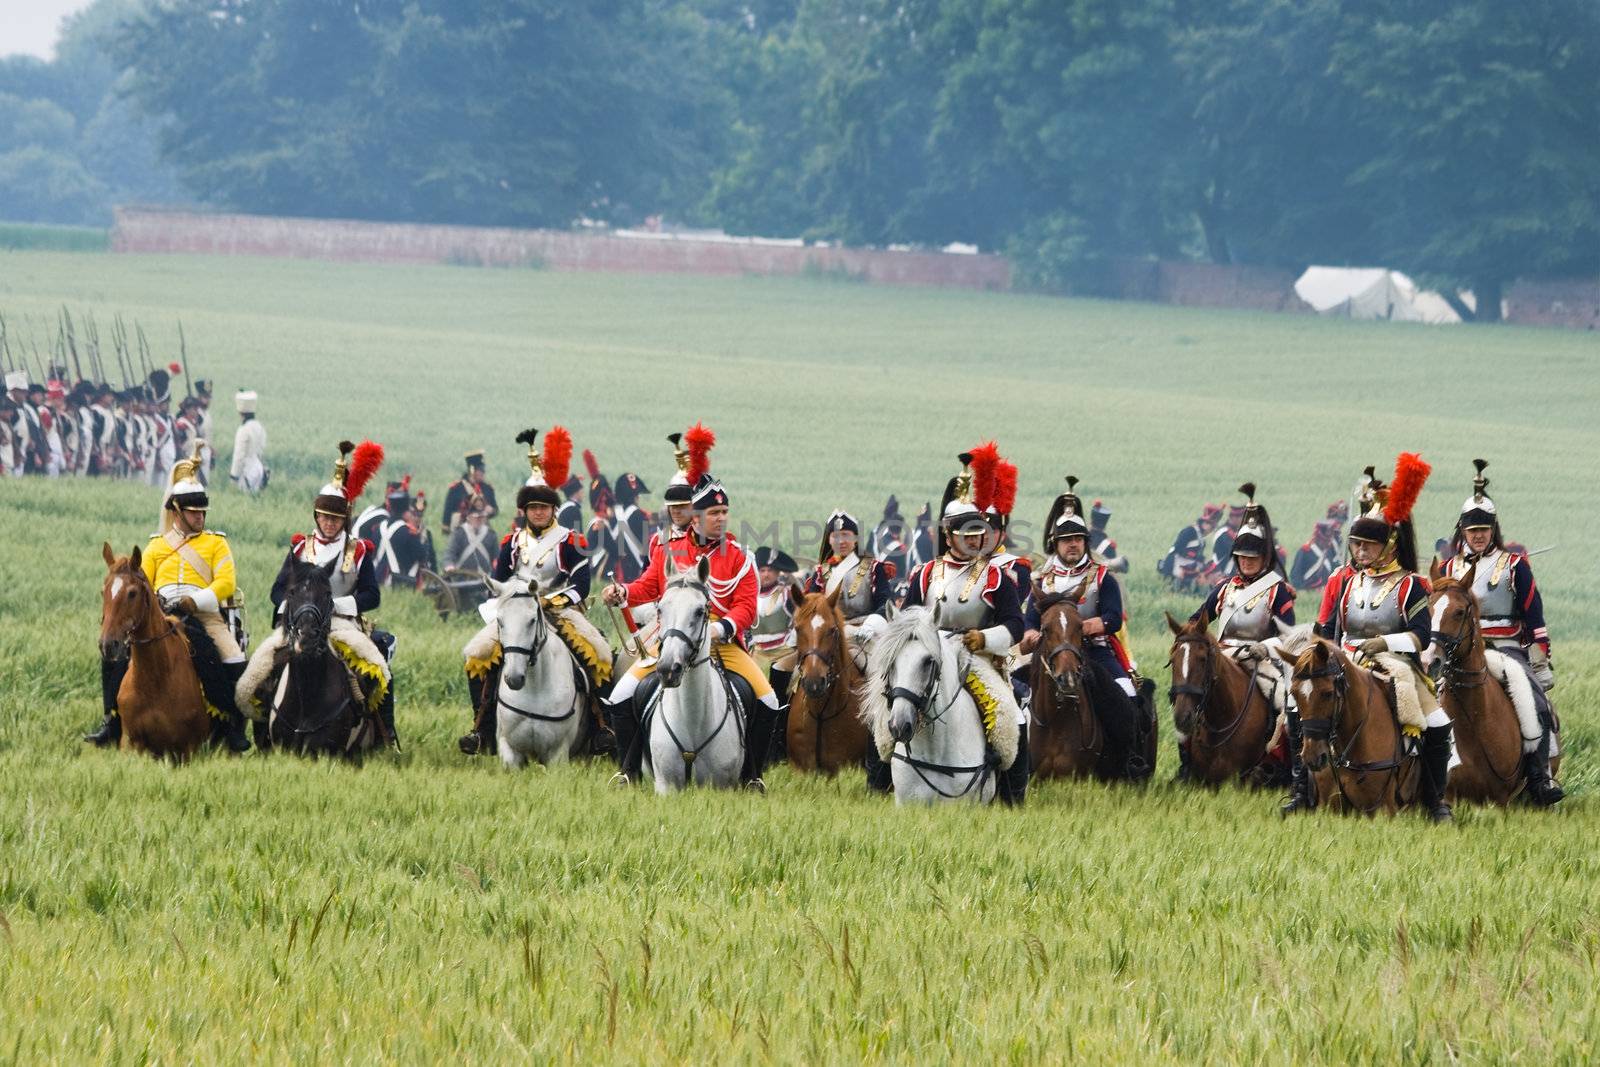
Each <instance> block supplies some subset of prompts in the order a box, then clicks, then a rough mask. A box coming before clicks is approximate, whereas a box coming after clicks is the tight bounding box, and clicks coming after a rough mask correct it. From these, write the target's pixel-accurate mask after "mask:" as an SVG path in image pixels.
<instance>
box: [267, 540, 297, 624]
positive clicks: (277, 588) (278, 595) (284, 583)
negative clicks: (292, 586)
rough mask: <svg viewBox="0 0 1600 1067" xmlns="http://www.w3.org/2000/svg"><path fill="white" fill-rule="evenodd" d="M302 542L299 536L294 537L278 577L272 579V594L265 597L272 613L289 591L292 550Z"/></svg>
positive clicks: (292, 559)
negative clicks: (268, 601) (269, 603)
mask: <svg viewBox="0 0 1600 1067" xmlns="http://www.w3.org/2000/svg"><path fill="white" fill-rule="evenodd" d="M302 540H304V538H303V537H302V536H301V535H300V534H295V535H294V540H293V541H292V542H291V545H290V548H289V554H288V555H286V556H284V557H283V566H281V567H279V568H278V576H277V577H276V578H274V579H272V592H270V593H268V594H267V596H268V597H269V598H270V599H271V601H272V607H273V610H274V611H276V610H277V607H278V605H279V604H282V603H283V598H284V594H286V593H287V592H288V591H289V573H290V572H291V571H293V570H294V550H295V549H296V548H299V547H300V542H301V541H302Z"/></svg>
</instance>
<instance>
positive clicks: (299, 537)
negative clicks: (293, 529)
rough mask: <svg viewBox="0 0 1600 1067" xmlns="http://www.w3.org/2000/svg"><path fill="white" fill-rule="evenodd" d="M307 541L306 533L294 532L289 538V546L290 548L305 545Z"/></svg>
mask: <svg viewBox="0 0 1600 1067" xmlns="http://www.w3.org/2000/svg"><path fill="white" fill-rule="evenodd" d="M305 543H306V535H305V534H303V533H297V534H293V535H291V536H290V538H289V547H290V548H299V547H300V546H301V545H303V544H305Z"/></svg>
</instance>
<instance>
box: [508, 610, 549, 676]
mask: <svg viewBox="0 0 1600 1067" xmlns="http://www.w3.org/2000/svg"><path fill="white" fill-rule="evenodd" d="M506 599H507V600H533V599H535V596H534V594H533V593H511V594H510V595H508V596H507V597H506ZM533 614H534V618H535V619H537V620H538V627H537V628H538V631H539V635H538V636H537V637H535V638H534V639H533V645H532V646H531V647H524V646H522V645H501V646H500V651H501V653H502V654H503V653H506V652H516V653H518V654H519V655H524V656H527V657H528V659H530V660H533V659H537V658H538V657H539V653H541V652H543V651H544V646H545V644H546V643H547V642H548V641H549V640H550V628H549V627H548V626H546V625H545V624H544V619H543V618H540V612H539V610H538V608H537V607H536V608H535V609H534V613H533Z"/></svg>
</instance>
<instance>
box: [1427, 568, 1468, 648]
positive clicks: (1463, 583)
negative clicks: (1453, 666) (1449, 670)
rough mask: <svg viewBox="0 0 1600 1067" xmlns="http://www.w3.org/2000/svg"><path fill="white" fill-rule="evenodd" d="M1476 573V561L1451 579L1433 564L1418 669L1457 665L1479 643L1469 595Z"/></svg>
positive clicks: (1442, 569)
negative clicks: (1425, 637) (1426, 637)
mask: <svg viewBox="0 0 1600 1067" xmlns="http://www.w3.org/2000/svg"><path fill="white" fill-rule="evenodd" d="M1477 572H1478V564H1477V561H1476V560H1474V561H1473V563H1472V566H1470V567H1468V568H1467V573H1466V574H1463V575H1462V576H1461V577H1460V578H1451V577H1449V576H1448V575H1446V574H1445V573H1444V568H1443V566H1441V565H1440V563H1439V561H1438V560H1434V562H1433V567H1432V568H1431V569H1430V573H1431V575H1432V577H1433V592H1432V594H1431V595H1430V596H1429V598H1428V617H1429V619H1430V624H1429V631H1430V633H1429V641H1428V647H1427V648H1425V649H1423V650H1422V665H1423V667H1425V668H1430V669H1431V668H1432V666H1433V664H1434V663H1435V662H1438V661H1440V660H1443V662H1444V663H1445V664H1446V665H1448V664H1450V663H1454V662H1458V661H1459V660H1460V659H1461V658H1462V656H1463V655H1465V654H1468V653H1470V652H1471V651H1472V650H1473V649H1475V648H1476V647H1477V646H1478V644H1479V642H1480V641H1481V637H1480V630H1479V626H1478V622H1479V620H1478V598H1477V597H1475V596H1473V594H1472V582H1473V579H1474V578H1475V577H1476V575H1477Z"/></svg>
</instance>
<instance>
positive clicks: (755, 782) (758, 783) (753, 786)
mask: <svg viewBox="0 0 1600 1067" xmlns="http://www.w3.org/2000/svg"><path fill="white" fill-rule="evenodd" d="M744 787H745V788H746V789H748V790H750V791H751V792H752V793H760V794H761V795H762V796H766V795H767V783H766V782H763V781H762V780H761V778H760V777H759V776H757V777H755V778H752V779H750V780H749V781H748V782H746V783H745V784H744Z"/></svg>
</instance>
